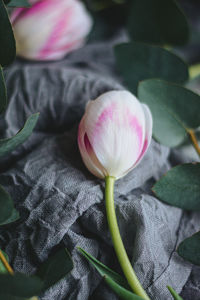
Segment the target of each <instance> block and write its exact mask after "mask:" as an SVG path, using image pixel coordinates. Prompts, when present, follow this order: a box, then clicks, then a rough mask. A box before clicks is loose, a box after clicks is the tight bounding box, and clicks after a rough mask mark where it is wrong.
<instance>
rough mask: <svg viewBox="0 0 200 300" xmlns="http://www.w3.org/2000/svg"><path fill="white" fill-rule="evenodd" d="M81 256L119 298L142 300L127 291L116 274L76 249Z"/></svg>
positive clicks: (81, 250)
mask: <svg viewBox="0 0 200 300" xmlns="http://www.w3.org/2000/svg"><path fill="white" fill-rule="evenodd" d="M78 250H79V251H80V252H81V254H82V255H83V256H84V257H85V258H86V259H87V260H88V261H89V262H90V263H91V264H92V265H93V266H94V267H95V268H96V270H97V271H98V272H99V274H100V275H101V276H102V277H103V278H104V279H105V281H106V283H107V284H108V285H109V286H110V288H111V289H112V290H113V291H114V292H115V293H116V294H117V295H118V296H119V297H120V298H121V299H126V300H143V298H141V297H140V296H137V295H136V294H134V293H132V292H131V291H130V290H129V285H128V283H127V282H126V281H125V280H124V279H123V278H122V277H121V276H120V275H119V274H117V273H115V272H114V271H112V270H111V269H110V268H108V267H107V266H105V265H104V264H102V263H101V262H100V261H98V260H97V259H96V258H94V257H93V256H92V255H91V254H89V253H87V252H86V251H85V250H83V249H82V248H80V247H78Z"/></svg>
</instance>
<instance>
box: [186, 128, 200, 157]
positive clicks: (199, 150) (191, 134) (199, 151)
mask: <svg viewBox="0 0 200 300" xmlns="http://www.w3.org/2000/svg"><path fill="white" fill-rule="evenodd" d="M188 134H189V137H190V139H191V142H192V145H193V146H194V148H195V150H196V152H197V154H198V155H199V157H200V147H199V144H198V140H197V137H196V135H195V133H194V131H193V130H192V129H188Z"/></svg>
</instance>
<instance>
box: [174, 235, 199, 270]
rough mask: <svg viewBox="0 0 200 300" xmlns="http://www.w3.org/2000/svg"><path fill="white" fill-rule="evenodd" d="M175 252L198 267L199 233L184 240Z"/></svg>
mask: <svg viewBox="0 0 200 300" xmlns="http://www.w3.org/2000/svg"><path fill="white" fill-rule="evenodd" d="M177 251H178V254H179V255H180V256H181V257H182V258H184V259H185V260H188V261H190V262H191V263H193V264H195V265H199V266H200V231H199V232H197V233H195V234H194V235H192V236H191V237H189V238H187V239H185V240H184V241H183V242H182V243H181V244H180V245H179V247H178V250H177Z"/></svg>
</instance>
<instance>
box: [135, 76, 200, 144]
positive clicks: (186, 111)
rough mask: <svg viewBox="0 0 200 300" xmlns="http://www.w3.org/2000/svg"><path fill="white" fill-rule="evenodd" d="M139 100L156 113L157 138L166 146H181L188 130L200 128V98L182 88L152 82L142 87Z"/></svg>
mask: <svg viewBox="0 0 200 300" xmlns="http://www.w3.org/2000/svg"><path fill="white" fill-rule="evenodd" d="M138 97H139V99H140V100H141V101H142V102H144V103H146V104H147V105H148V106H149V108H150V110H151V112H152V115H153V134H154V137H155V138H156V140H158V141H159V142H160V143H162V144H164V145H166V146H169V147H175V146H178V145H180V144H181V143H182V142H183V141H184V139H185V137H186V135H187V130H188V129H196V128H197V127H198V126H199V125H200V96H199V95H197V94H195V93H193V92H192V91H190V90H188V89H186V88H184V87H182V86H180V85H177V84H173V83H170V82H166V81H163V80H159V79H148V80H145V81H143V82H141V83H140V84H139V87H138Z"/></svg>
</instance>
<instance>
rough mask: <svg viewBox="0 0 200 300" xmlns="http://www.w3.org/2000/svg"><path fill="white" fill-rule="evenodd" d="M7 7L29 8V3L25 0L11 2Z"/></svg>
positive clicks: (12, 0)
mask: <svg viewBox="0 0 200 300" xmlns="http://www.w3.org/2000/svg"><path fill="white" fill-rule="evenodd" d="M8 7H30V3H29V2H28V1H27V0H11V1H9V3H8Z"/></svg>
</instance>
